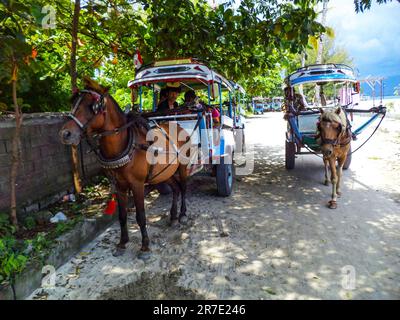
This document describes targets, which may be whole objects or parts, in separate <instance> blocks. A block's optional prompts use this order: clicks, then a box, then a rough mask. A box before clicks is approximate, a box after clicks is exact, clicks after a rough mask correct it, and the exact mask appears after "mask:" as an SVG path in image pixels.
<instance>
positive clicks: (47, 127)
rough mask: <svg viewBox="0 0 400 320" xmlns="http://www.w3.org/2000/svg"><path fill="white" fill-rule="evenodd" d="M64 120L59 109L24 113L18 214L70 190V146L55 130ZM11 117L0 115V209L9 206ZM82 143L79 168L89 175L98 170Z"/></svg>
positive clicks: (2, 209)
mask: <svg viewBox="0 0 400 320" xmlns="http://www.w3.org/2000/svg"><path fill="white" fill-rule="evenodd" d="M65 121H66V119H65V118H64V116H63V115H62V114H59V113H52V114H26V115H24V120H23V124H22V129H21V164H20V166H19V168H18V178H17V204H18V212H19V213H20V214H24V213H29V212H33V211H37V210H40V209H43V208H45V207H46V206H48V205H49V204H50V203H53V202H56V201H57V200H58V199H60V197H62V196H63V195H64V194H66V193H67V192H72V191H73V181H72V173H71V172H72V169H71V147H69V146H65V145H63V144H61V142H60V140H59V137H58V132H59V130H60V128H61V127H62V125H63V123H64V122H65ZM14 132H15V120H14V119H10V118H9V119H6V118H3V119H0V211H4V212H8V211H9V208H10V171H11V154H12V139H13V136H14ZM86 150H87V145H86V144H83V145H82V154H83V159H82V158H81V171H83V173H84V177H85V178H90V177H92V176H94V175H96V174H98V173H99V172H100V171H101V167H100V166H99V164H98V162H97V161H96V158H95V155H94V154H93V153H90V154H86Z"/></svg>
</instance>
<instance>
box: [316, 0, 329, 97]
mask: <svg viewBox="0 0 400 320" xmlns="http://www.w3.org/2000/svg"><path fill="white" fill-rule="evenodd" d="M328 1H329V0H324V2H323V4H322V17H321V24H322V25H323V26H325V23H326V14H327V12H328ZM324 40H325V35H324V34H322V35H321V36H320V37H319V41H318V49H317V50H318V51H317V60H316V61H315V63H316V64H320V63H322V62H323V61H322V54H323V52H324ZM315 101H316V102H317V104H318V105H319V104H320V103H321V99H320V87H319V86H318V85H315Z"/></svg>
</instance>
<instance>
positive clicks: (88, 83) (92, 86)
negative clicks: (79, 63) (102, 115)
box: [83, 76, 110, 94]
mask: <svg viewBox="0 0 400 320" xmlns="http://www.w3.org/2000/svg"><path fill="white" fill-rule="evenodd" d="M83 83H84V85H85V88H86V89H88V90H93V91H96V92H97V93H100V94H106V93H108V90H110V87H103V86H101V85H100V84H99V83H98V82H96V81H95V80H93V79H91V78H90V77H88V76H84V77H83Z"/></svg>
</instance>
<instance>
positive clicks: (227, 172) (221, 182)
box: [216, 156, 234, 197]
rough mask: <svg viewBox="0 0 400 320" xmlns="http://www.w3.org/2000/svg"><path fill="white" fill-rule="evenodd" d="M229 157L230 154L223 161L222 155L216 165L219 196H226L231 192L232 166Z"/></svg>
mask: <svg viewBox="0 0 400 320" xmlns="http://www.w3.org/2000/svg"><path fill="white" fill-rule="evenodd" d="M231 159H232V156H231V157H228V159H226V161H225V157H224V158H222V159H221V163H220V164H217V165H216V169H217V170H216V174H217V192H218V195H219V196H221V197H227V196H229V195H230V194H231V193H232V187H233V176H234V168H233V163H232V160H231ZM225 162H227V163H225Z"/></svg>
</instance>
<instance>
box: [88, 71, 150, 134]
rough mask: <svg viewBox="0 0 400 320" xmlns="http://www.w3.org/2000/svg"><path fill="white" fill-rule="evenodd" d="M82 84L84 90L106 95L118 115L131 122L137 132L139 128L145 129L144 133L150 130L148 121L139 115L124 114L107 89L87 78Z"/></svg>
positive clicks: (132, 113)
mask: <svg viewBox="0 0 400 320" xmlns="http://www.w3.org/2000/svg"><path fill="white" fill-rule="evenodd" d="M83 82H84V84H85V89H88V90H93V91H95V92H97V93H99V94H101V95H107V98H109V99H110V100H111V102H112V103H113V104H114V105H115V106H116V108H117V111H118V112H119V114H120V115H121V116H123V117H124V118H126V121H127V122H132V126H133V127H136V128H137V129H139V130H140V129H141V128H143V129H145V130H146V131H147V130H150V126H149V123H148V121H147V120H146V119H145V118H143V117H142V116H141V115H140V114H139V113H135V112H129V113H128V114H126V113H125V112H124V111H122V109H121V108H120V106H119V104H118V102H117V101H116V100H115V99H114V98H113V97H112V96H111V95H110V94H108V90H109V88H108V87H103V86H101V85H100V84H99V83H98V82H96V81H95V80H93V79H90V78H89V77H84V79H83Z"/></svg>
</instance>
